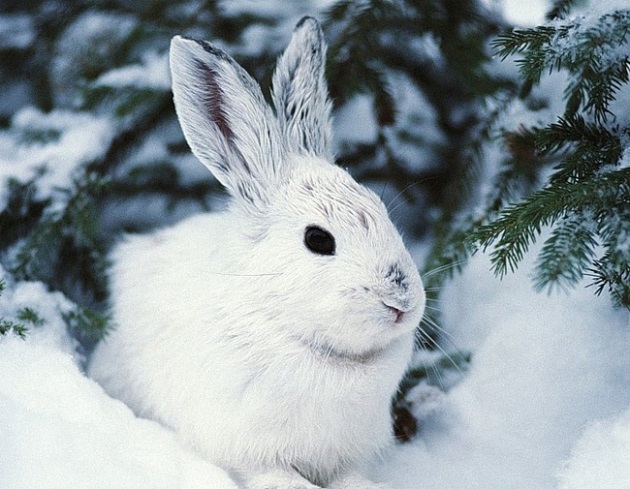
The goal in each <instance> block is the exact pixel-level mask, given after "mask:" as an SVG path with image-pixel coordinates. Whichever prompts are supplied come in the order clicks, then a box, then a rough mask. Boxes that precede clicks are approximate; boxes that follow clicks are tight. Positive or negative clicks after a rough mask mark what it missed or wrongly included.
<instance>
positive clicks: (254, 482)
mask: <svg viewBox="0 0 630 489" xmlns="http://www.w3.org/2000/svg"><path fill="white" fill-rule="evenodd" d="M245 487H246V488H247V489H322V488H321V487H320V486H316V485H315V484H313V483H311V482H309V481H307V480H306V479H305V478H304V477H302V476H301V475H299V474H298V473H297V472H286V471H282V470H272V471H269V472H264V473H260V474H256V475H251V476H249V477H248V478H247V482H246V483H245Z"/></svg>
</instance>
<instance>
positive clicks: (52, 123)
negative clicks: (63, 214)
mask: <svg viewBox="0 0 630 489" xmlns="http://www.w3.org/2000/svg"><path fill="white" fill-rule="evenodd" d="M114 135H115V133H114V128H113V125H112V122H111V121H110V120H108V119H107V118H105V117H95V116H93V115H91V114H88V113H81V112H72V111H66V110H54V111H51V112H49V113H44V112H42V111H40V110H39V109H37V108H34V107H24V108H22V109H21V110H20V111H19V112H18V113H17V114H15V115H14V117H13V121H12V129H11V130H9V131H2V132H0V209H2V208H4V206H5V205H6V200H7V198H8V191H7V182H8V181H9V180H13V181H17V182H19V183H22V184H24V183H27V182H29V181H30V180H33V179H35V178H36V177H37V176H38V175H40V174H42V175H43V176H42V177H40V178H38V179H37V182H38V185H37V187H36V191H37V195H36V198H37V199H38V200H45V199H47V198H51V197H53V194H55V195H54V196H55V197H56V198H61V199H63V198H64V197H63V196H64V194H63V192H59V188H65V187H67V186H68V184H69V183H71V182H72V180H73V177H74V176H75V173H76V172H77V171H78V169H79V168H80V167H81V166H82V165H84V164H85V163H89V162H91V161H94V160H96V159H98V158H100V157H101V156H103V154H104V153H105V152H106V151H107V149H108V148H109V146H110V143H111V141H112V140H113V138H114Z"/></svg>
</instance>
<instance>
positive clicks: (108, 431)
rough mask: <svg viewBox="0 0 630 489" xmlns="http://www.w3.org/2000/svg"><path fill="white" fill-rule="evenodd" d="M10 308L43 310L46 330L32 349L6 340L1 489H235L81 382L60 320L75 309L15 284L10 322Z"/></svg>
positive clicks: (0, 407) (0, 355)
mask: <svg viewBox="0 0 630 489" xmlns="http://www.w3.org/2000/svg"><path fill="white" fill-rule="evenodd" d="M0 272H1V270H0ZM7 304H11V307H14V306H15V307H17V306H19V307H25V306H35V305H36V306H37V309H38V310H39V311H40V312H41V313H42V317H45V318H46V324H45V325H43V326H42V327H40V328H33V329H31V332H30V333H29V334H28V336H27V339H26V340H22V339H20V338H19V337H17V336H7V337H0V372H1V375H0V413H1V415H0V488H2V489H32V488H35V487H37V488H41V489H56V488H59V489H62V488H63V489H66V488H68V487H72V488H77V489H84V488H98V489H107V488H112V489H124V488H134V489H135V488H156V489H161V488H164V489H167V488H169V489H170V488H173V489H175V488H177V489H179V488H186V489H196V488H199V489H201V488H203V489H208V488H213V489H223V488H225V489H233V488H235V487H236V486H235V485H234V483H233V482H232V481H231V480H230V479H229V477H228V476H227V474H226V473H225V472H223V471H222V470H221V469H219V468H217V467H214V466H212V465H210V464H209V463H207V462H206V461H204V460H202V459H200V458H199V457H197V456H196V455H195V454H194V453H192V452H190V451H188V450H186V449H185V448H183V447H182V446H181V445H180V444H179V443H178V442H177V441H176V439H175V437H174V435H173V434H172V433H171V432H170V431H168V430H166V429H165V428H163V427H161V426H160V425H158V424H157V423H154V422H151V421H147V420H143V419H138V418H136V417H135V416H134V415H133V414H132V412H131V411H130V410H129V409H128V408H127V407H126V406H125V405H124V404H123V403H121V402H119V401H116V400H113V399H111V398H109V397H108V396H106V395H105V394H104V393H103V391H102V390H101V388H100V387H99V386H98V385H96V384H95V383H94V382H93V381H91V380H89V379H87V378H86V377H85V376H84V375H83V373H82V372H81V371H80V369H79V367H78V366H77V360H79V359H78V358H76V357H74V356H73V355H72V352H73V350H74V349H73V345H74V342H73V340H71V339H70V338H69V337H68V336H67V335H66V333H65V331H64V326H63V321H62V319H61V316H60V314H61V312H62V311H63V310H64V309H65V308H66V307H68V305H69V304H70V302H69V301H67V299H65V298H64V297H63V296H62V295H61V294H58V293H56V294H50V293H48V292H47V291H46V290H45V288H44V287H43V285H42V284H39V283H24V282H23V283H18V284H16V285H14V286H13V285H11V284H9V287H8V288H7V290H6V291H5V292H4V294H3V296H2V297H0V317H4V318H5V319H7V318H11V317H12V316H13V311H11V310H9V309H7V307H5V306H6V305H7Z"/></svg>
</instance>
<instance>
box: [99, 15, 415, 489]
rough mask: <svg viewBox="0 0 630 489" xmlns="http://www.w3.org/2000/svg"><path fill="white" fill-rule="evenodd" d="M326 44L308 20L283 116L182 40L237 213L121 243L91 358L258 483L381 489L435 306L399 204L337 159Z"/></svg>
mask: <svg viewBox="0 0 630 489" xmlns="http://www.w3.org/2000/svg"><path fill="white" fill-rule="evenodd" d="M324 52H325V45H324V42H323V37H322V34H321V31H320V29H319V26H318V24H317V23H316V22H315V21H314V20H313V19H310V18H306V19H303V20H302V21H301V22H300V23H299V24H298V27H296V31H295V32H294V35H293V37H292V39H291V42H290V44H289V46H288V47H287V50H286V51H285V54H284V55H283V56H282V57H281V58H280V60H279V62H278V67H277V69H276V73H275V75H274V104H275V109H276V113H277V116H276V115H275V114H274V112H273V111H272V110H271V108H270V107H269V106H268V105H266V104H265V102H264V99H263V97H262V95H261V93H260V88H259V87H258V85H257V84H256V83H255V82H254V81H253V80H252V79H251V78H250V77H249V75H247V74H246V73H245V71H244V70H243V69H242V68H241V67H240V66H238V65H237V64H236V63H235V62H234V61H233V60H232V59H231V58H230V57H229V56H228V55H227V54H225V53H224V52H222V51H220V50H218V49H216V48H214V47H212V46H210V45H208V44H206V43H202V42H199V41H193V40H187V39H182V38H179V37H176V38H175V39H174V40H173V42H172V45H171V70H172V74H173V92H174V96H175V104H176V108H177V112H178V116H179V119H180V123H181V124H182V127H183V130H184V134H185V135H186V138H187V140H188V142H189V144H190V146H191V148H192V151H193V152H194V153H195V155H196V156H197V157H198V158H199V159H200V160H201V161H202V163H204V164H205V165H206V166H207V167H208V168H209V169H210V170H211V171H212V172H213V173H214V174H215V176H216V177H217V178H218V179H219V180H220V181H221V182H222V183H223V184H224V185H225V187H226V188H227V189H228V191H229V192H230V194H231V195H232V201H231V205H230V206H229V208H228V209H227V210H226V211H224V212H222V213H215V214H207V215H200V216H196V217H193V218H191V219H188V220H186V221H184V222H182V223H180V224H178V225H177V226H175V227H172V228H170V229H164V230H161V231H158V232H156V233H154V234H151V235H145V236H133V237H127V238H126V240H125V241H124V242H123V243H122V244H121V245H119V246H118V247H117V248H116V249H115V251H114V252H113V255H112V263H113V266H112V269H111V288H112V296H111V302H112V312H113V317H114V321H115V324H116V329H115V330H114V331H113V332H112V333H111V334H110V335H109V336H108V337H107V339H106V340H105V341H103V342H101V344H100V345H99V346H98V347H97V350H96V351H95V353H94V355H93V358H92V361H91V365H90V374H91V375H92V376H93V377H94V378H95V379H96V380H98V381H99V382H100V383H101V384H102V385H103V386H104V387H105V389H106V390H107V391H108V392H109V393H110V394H111V395H113V396H116V397H118V398H120V399H122V400H123V401H125V402H126V403H127V404H129V406H131V407H132V408H133V409H134V410H135V411H136V412H137V413H138V414H139V415H141V416H146V417H150V418H154V419H157V420H159V421H161V422H162V423H164V424H165V425H168V426H170V427H172V428H173V429H174V430H175V431H176V432H177V433H178V434H179V435H180V436H181V437H182V439H184V440H186V441H187V442H188V443H190V444H191V445H192V446H194V447H195V448H196V449H198V450H199V451H200V452H202V453H203V454H205V455H206V456H207V457H208V458H209V459H211V460H212V461H214V462H216V463H218V464H220V465H222V466H224V467H226V468H228V469H230V470H232V471H233V472H234V474H235V476H237V477H240V478H242V480H243V482H244V484H245V485H246V486H247V487H250V488H256V489H262V488H278V489H289V488H291V489H297V488H311V489H312V488H313V487H316V486H315V485H329V487H331V488H347V489H366V488H375V487H378V486H377V485H374V484H372V483H370V482H367V481H365V480H364V479H362V478H360V477H359V476H358V475H357V474H356V468H357V466H358V465H360V464H362V463H365V462H367V461H369V460H371V459H372V457H374V456H376V455H378V454H379V453H380V452H381V451H382V450H383V449H384V448H386V447H387V446H388V445H389V444H390V443H391V440H392V428H391V419H390V401H391V397H392V395H393V393H394V392H395V391H396V388H397V386H398V383H399V381H400V378H401V376H402V375H403V373H404V371H405V369H406V367H407V363H408V361H409V358H410V356H411V353H412V349H413V331H414V329H415V327H416V325H417V324H418V322H419V320H420V317H421V315H422V311H423V308H424V292H423V289H422V284H421V281H420V277H419V275H418V272H417V269H416V267H415V265H414V263H413V261H412V259H411V257H410V256H409V253H408V252H407V251H406V249H405V247H404V245H403V242H402V239H401V238H400V236H399V234H398V233H397V231H396V230H395V228H394V226H393V225H392V223H391V222H390V220H389V218H388V217H387V212H386V209H385V208H384V206H383V204H382V203H381V202H380V200H379V199H378V198H377V197H376V196H375V195H374V194H373V193H372V192H371V191H369V190H367V189H366V188H364V187H362V186H360V185H359V184H357V183H356V182H355V181H354V180H353V179H352V178H351V177H350V176H349V175H348V173H347V172H345V171H344V170H342V169H340V168H338V167H336V166H335V165H334V164H331V163H332V161H331V160H330V155H331V149H330V120H329V111H330V103H329V101H328V97H327V92H326V90H327V89H326V84H325V80H324V77H323V70H324V60H323V55H324ZM291 107H297V108H298V109H297V110H293V109H292V108H291ZM209 109H210V110H209ZM278 119H280V120H281V122H279V120H278ZM310 225H317V226H320V227H321V228H323V229H326V230H327V231H329V232H330V233H331V234H332V235H333V236H334V237H335V241H336V252H335V254H334V255H333V256H327V255H318V254H316V253H313V252H312V251H310V250H309V249H307V247H306V246H305V244H304V230H305V228H306V227H307V226H310ZM394 308H395V309H397V310H399V311H404V315H403V317H402V320H400V321H398V322H395V319H396V312H395V309H394Z"/></svg>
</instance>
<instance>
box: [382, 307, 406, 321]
mask: <svg viewBox="0 0 630 489" xmlns="http://www.w3.org/2000/svg"><path fill="white" fill-rule="evenodd" d="M385 305H386V306H387V309H389V310H390V311H391V312H393V313H394V314H395V315H396V319H394V324H398V323H400V322H402V320H403V317H404V316H405V311H401V310H400V309H398V308H396V307H392V306H388V305H387V304H385Z"/></svg>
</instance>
